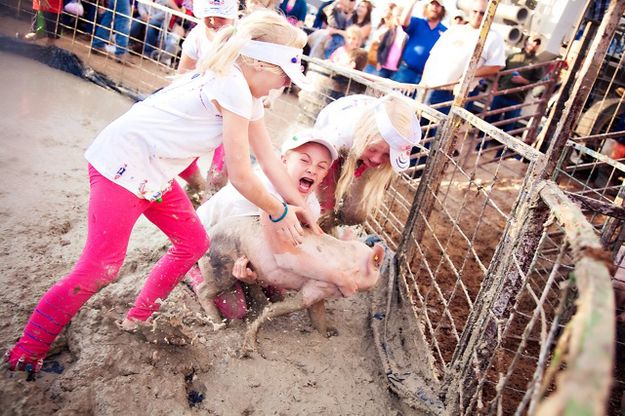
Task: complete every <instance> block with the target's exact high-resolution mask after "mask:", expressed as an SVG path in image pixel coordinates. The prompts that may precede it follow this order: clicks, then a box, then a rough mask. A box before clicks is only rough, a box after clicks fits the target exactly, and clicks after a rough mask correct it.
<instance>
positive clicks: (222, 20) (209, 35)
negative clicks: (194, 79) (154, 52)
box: [178, 0, 238, 74]
mask: <svg viewBox="0 0 625 416" xmlns="http://www.w3.org/2000/svg"><path fill="white" fill-rule="evenodd" d="M193 14H194V15H195V17H197V18H198V19H202V20H201V21H200V23H199V24H197V25H196V26H195V27H194V28H193V29H191V31H190V32H189V34H188V35H187V37H186V39H185V40H184V42H182V54H181V56H180V63H179V64H178V73H179V74H184V73H185V72H189V71H193V70H194V69H195V67H196V65H197V63H198V61H199V60H200V59H201V58H202V57H203V56H206V54H207V53H208V52H209V51H210V49H211V44H212V42H213V39H214V38H215V33H216V32H217V31H218V30H219V29H221V28H222V27H224V26H229V25H232V24H233V23H234V22H235V21H236V20H237V17H238V3H237V0H223V1H213V0H194V1H193Z"/></svg>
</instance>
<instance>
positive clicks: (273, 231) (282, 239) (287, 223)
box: [264, 205, 304, 247]
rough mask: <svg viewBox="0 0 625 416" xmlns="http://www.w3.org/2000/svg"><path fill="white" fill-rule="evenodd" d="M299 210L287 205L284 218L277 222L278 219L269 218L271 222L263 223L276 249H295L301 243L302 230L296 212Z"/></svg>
mask: <svg viewBox="0 0 625 416" xmlns="http://www.w3.org/2000/svg"><path fill="white" fill-rule="evenodd" d="M298 209H301V208H299V207H296V206H295V205H288V206H287V209H286V213H285V214H283V215H284V217H283V218H281V219H279V220H278V221H277V222H276V221H275V219H278V218H279V217H271V216H270V217H269V219H270V220H271V221H266V222H264V225H265V227H266V229H267V232H268V233H269V236H270V237H269V238H271V239H272V240H275V242H276V243H277V246H278V247H285V246H287V245H288V246H291V247H297V246H298V245H300V244H301V243H302V241H303V240H302V237H303V235H304V229H303V228H302V225H301V224H300V222H299V220H298V219H297V210H298Z"/></svg>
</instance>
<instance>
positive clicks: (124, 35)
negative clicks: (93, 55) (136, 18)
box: [91, 0, 130, 55]
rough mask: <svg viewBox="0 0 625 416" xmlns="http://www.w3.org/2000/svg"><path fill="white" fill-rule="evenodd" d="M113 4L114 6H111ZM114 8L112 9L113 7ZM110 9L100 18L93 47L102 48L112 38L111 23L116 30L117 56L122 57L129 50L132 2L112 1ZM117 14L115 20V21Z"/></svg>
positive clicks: (125, 0) (128, 0) (92, 43)
mask: <svg viewBox="0 0 625 416" xmlns="http://www.w3.org/2000/svg"><path fill="white" fill-rule="evenodd" d="M111 3H112V4H111ZM111 6H112V7H111ZM109 8H111V9H112V11H111V10H106V11H105V12H104V13H102V15H101V16H100V22H99V23H98V24H97V25H96V28H95V35H94V37H93V41H92V42H91V47H93V48H102V47H104V45H105V44H106V42H107V41H108V40H109V39H110V37H111V22H112V21H113V22H112V23H113V27H114V28H115V45H116V46H117V48H116V49H115V55H122V54H124V53H126V52H127V50H128V32H130V18H129V16H130V0H110V1H109ZM113 14H115V19H113Z"/></svg>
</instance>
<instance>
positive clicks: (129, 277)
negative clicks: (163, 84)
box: [0, 53, 411, 415]
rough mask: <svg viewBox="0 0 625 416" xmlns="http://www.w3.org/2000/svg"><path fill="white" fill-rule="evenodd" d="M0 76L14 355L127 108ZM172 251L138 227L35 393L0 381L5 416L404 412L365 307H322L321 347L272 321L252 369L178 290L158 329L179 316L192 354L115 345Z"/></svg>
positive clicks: (23, 62)
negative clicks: (94, 145)
mask: <svg viewBox="0 0 625 416" xmlns="http://www.w3.org/2000/svg"><path fill="white" fill-rule="evenodd" d="M0 73H1V74H2V78H1V79H2V81H0V82H1V83H2V91H3V96H4V98H3V99H2V100H0V106H1V109H2V114H3V117H2V121H0V126H1V130H2V133H1V135H0V137H2V146H1V147H0V149H1V150H0V161H1V163H0V173H1V174H2V177H3V180H2V182H1V184H0V194H1V195H2V203H1V205H0V217H1V218H2V222H1V227H2V233H3V238H2V240H1V241H0V256H2V261H1V262H0V267H1V270H2V273H1V275H0V284H2V286H3V287H4V290H2V291H1V292H0V305H1V306H0V343H1V344H0V345H2V346H3V347H5V348H8V347H10V346H11V345H12V344H13V343H14V342H15V341H16V340H17V338H18V337H19V336H20V334H21V331H22V329H23V326H24V324H25V323H26V321H27V319H28V316H29V315H30V313H31V312H32V310H33V308H34V306H35V304H36V302H37V301H38V300H39V298H40V296H41V295H42V294H43V292H44V291H45V290H47V289H48V288H49V287H50V286H51V285H52V284H54V282H55V281H56V280H58V279H59V278H60V277H62V276H63V274H64V273H67V272H68V271H69V270H70V268H71V267H72V264H73V262H74V261H75V260H76V259H77V257H78V256H79V253H80V251H81V249H82V244H83V241H84V239H85V232H86V221H85V216H86V202H87V197H88V181H87V173H86V162H85V160H84V158H83V156H82V154H83V152H84V150H85V149H86V147H87V146H88V145H89V143H90V141H91V140H92V139H93V138H94V137H95V135H96V134H97V132H98V131H99V129H101V128H102V127H103V126H104V125H105V124H106V123H107V122H109V121H110V120H112V119H114V118H115V117H116V116H117V115H119V114H121V113H123V112H124V111H125V110H126V109H127V108H128V107H129V106H130V105H131V103H130V101H129V100H127V99H125V98H123V97H121V96H119V95H116V94H115V93H112V92H109V91H105V90H103V89H101V88H99V87H97V86H95V85H93V84H90V83H88V82H85V81H82V80H80V79H78V78H75V77H72V76H70V75H67V74H65V73H62V72H60V71H56V70H53V69H50V68H48V67H46V66H44V65H41V64H38V63H35V62H33V61H30V60H27V59H25V58H21V57H18V56H15V55H9V54H5V53H0ZM166 243H167V242H166V238H165V236H164V235H162V234H161V233H160V231H158V230H157V229H156V227H154V226H153V225H152V224H150V223H149V222H148V221H146V220H145V219H141V220H140V221H139V222H138V224H137V225H136V227H135V230H134V232H133V235H132V238H131V242H130V247H129V250H128V256H127V259H126V262H125V265H124V267H123V269H122V271H121V274H120V278H119V280H118V281H117V282H115V283H113V284H111V285H109V286H108V287H106V288H105V289H103V290H102V291H101V292H100V293H98V294H97V295H95V296H94V297H93V298H92V299H91V300H90V301H89V302H88V303H87V304H86V305H85V307H83V308H82V310H81V311H80V312H79V314H78V315H77V316H76V317H75V318H74V319H73V320H72V322H71V324H70V325H69V326H68V327H67V330H66V331H65V332H64V334H63V335H62V336H61V338H60V339H59V342H58V343H57V345H56V348H55V354H54V355H52V356H50V357H49V360H48V364H47V368H46V369H47V370H48V371H47V372H42V373H41V375H40V376H39V377H38V378H37V379H36V380H34V381H32V382H27V381H26V380H25V377H24V374H22V373H10V372H7V371H3V372H2V374H1V375H0V406H1V408H2V409H3V410H2V413H3V414H16V415H18V414H58V415H69V414H80V415H82V414H97V415H108V414H127V415H143V414H176V415H178V414H180V415H182V414H215V415H252V414H254V415H270V414H272V415H312V414H314V415H326V414H327V415H330V414H332V415H336V414H340V415H397V414H410V413H411V411H410V410H406V409H405V408H401V406H400V404H399V403H398V401H397V400H396V398H395V397H393V396H391V395H390V394H389V393H388V391H387V386H386V384H385V382H384V378H383V377H384V375H383V374H381V372H380V366H379V363H378V357H377V355H376V352H375V347H374V344H373V340H372V337H371V331H370V327H369V324H368V322H369V321H368V320H369V314H370V312H369V306H368V305H369V303H368V299H367V296H366V295H360V296H356V297H353V298H349V299H341V300H337V301H331V302H329V303H328V305H327V307H328V310H329V314H330V318H331V320H332V322H333V324H334V325H335V326H336V328H337V329H338V332H339V335H338V336H336V337H332V338H329V339H326V338H324V337H322V336H321V335H320V334H318V333H316V332H314V331H313V329H312V326H311V325H310V322H309V320H308V317H307V315H306V314H305V313H297V314H293V315H291V316H288V317H284V318H279V319H276V320H274V321H272V322H270V323H269V324H268V325H266V326H265V327H264V328H262V329H261V332H260V334H259V344H260V347H259V351H260V354H257V355H255V356H254V357H253V358H251V359H239V358H237V356H236V353H237V350H238V347H239V345H240V343H241V341H242V337H243V334H244V331H245V323H244V322H233V323H232V324H231V325H230V326H229V327H228V328H226V329H224V330H222V331H219V332H213V331H212V330H211V329H210V328H209V327H208V326H206V325H205V324H204V323H203V322H202V320H201V319H200V318H198V315H197V313H199V312H200V309H199V305H198V304H197V302H196V301H195V299H194V298H193V296H192V294H191V292H190V291H189V290H188V289H187V288H186V287H184V286H182V285H180V286H179V287H177V288H176V289H175V290H174V292H173V293H172V295H171V296H170V298H169V300H171V302H168V303H167V304H165V305H164V307H163V310H164V314H163V316H164V317H166V316H172V315H173V316H177V317H184V319H183V325H184V326H185V328H186V329H187V330H188V331H190V332H191V333H192V334H194V335H195V339H194V341H193V343H192V345H187V346H182V347H178V346H172V345H167V344H152V343H149V342H147V341H146V339H145V338H144V337H142V336H141V335H137V334H128V333H124V332H121V331H120V330H119V329H117V327H116V326H115V324H114V322H115V320H117V319H120V318H121V317H123V315H124V314H125V312H126V311H127V309H128V307H129V305H130V304H131V303H132V301H133V300H134V297H135V295H136V293H137V292H138V290H139V288H140V287H141V285H142V283H143V280H144V278H145V276H146V275H147V273H148V271H149V269H150V267H151V266H152V265H153V264H154V262H155V261H156V259H157V258H158V257H159V256H160V255H161V254H162V253H163V250H164V247H165V246H166ZM163 320H166V318H163ZM165 327H166V325H165ZM61 370H62V371H61ZM199 397H202V398H203V400H201V401H199V400H197V398H199ZM194 398H195V402H196V403H195V404H194V405H193V406H191V404H190V403H191V402H192V401H194V400H192V399H194Z"/></svg>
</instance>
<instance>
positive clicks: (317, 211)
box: [197, 168, 321, 230]
mask: <svg viewBox="0 0 625 416" xmlns="http://www.w3.org/2000/svg"><path fill="white" fill-rule="evenodd" d="M254 173H255V174H256V176H258V178H259V179H260V181H261V182H262V183H263V185H264V186H265V188H267V190H268V191H269V193H270V194H271V195H273V196H275V197H276V198H278V199H279V200H280V201H283V202H284V199H283V198H282V197H281V196H280V194H279V193H278V191H277V190H276V188H275V187H274V186H273V184H272V183H271V181H270V180H269V178H267V177H266V176H265V175H264V174H263V172H262V171H261V170H260V169H259V168H257V169H255V171H254ZM306 204H307V205H308V208H309V209H310V212H311V214H312V215H313V217H314V220H315V221H317V219H318V218H319V216H320V215H321V207H320V206H319V201H318V200H317V197H316V196H315V195H314V194H310V195H308V197H307V198H306ZM259 214H260V208H258V207H257V206H256V205H254V204H252V203H251V202H250V201H248V200H247V199H245V197H244V196H243V195H241V194H240V193H239V191H237V189H236V188H235V187H234V186H233V185H232V184H231V183H228V184H227V185H226V186H224V187H223V188H221V189H220V190H219V192H217V193H216V194H215V195H213V196H212V197H210V199H209V200H208V201H206V202H205V203H203V204H202V205H201V206H200V207H199V208H198V209H197V215H198V217H200V221H202V225H204V228H206V229H207V230H208V229H210V228H211V227H213V226H214V225H216V224H217V223H218V222H219V221H222V220H224V219H226V218H229V217H238V216H250V215H259Z"/></svg>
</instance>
